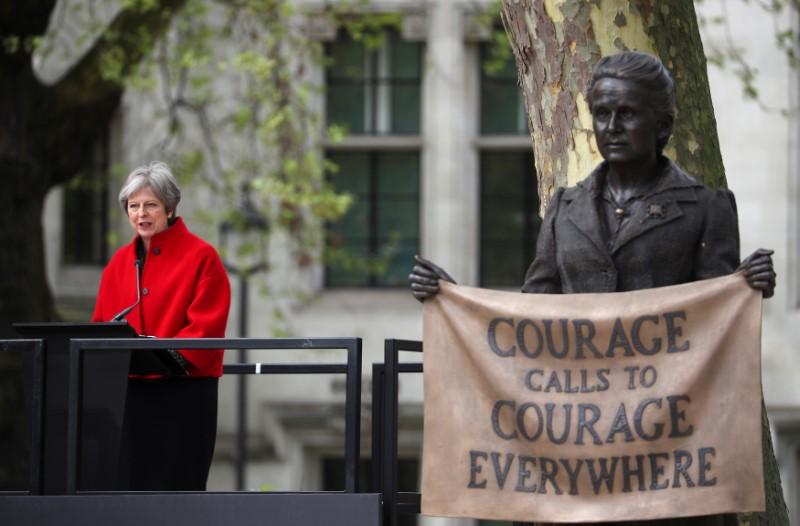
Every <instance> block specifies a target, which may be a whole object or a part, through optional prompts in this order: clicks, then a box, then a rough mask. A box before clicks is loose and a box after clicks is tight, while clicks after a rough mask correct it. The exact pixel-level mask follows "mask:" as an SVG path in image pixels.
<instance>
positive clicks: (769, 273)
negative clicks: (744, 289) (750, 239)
mask: <svg viewBox="0 0 800 526" xmlns="http://www.w3.org/2000/svg"><path fill="white" fill-rule="evenodd" d="M774 253H775V251H774V250H768V249H766V248H759V249H758V250H756V251H755V252H753V253H752V254H750V255H749V256H747V257H746V258H744V261H742V264H741V265H739V268H737V269H736V270H742V271H744V277H745V279H746V280H747V284H748V285H750V286H751V287H753V288H754V289H758V290H760V291H761V292H762V293H763V294H764V297H765V298H771V297H772V295H773V294H775V276H776V274H775V268H774V266H773V265H772V254H774Z"/></svg>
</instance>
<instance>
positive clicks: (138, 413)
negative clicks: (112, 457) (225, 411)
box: [119, 377, 219, 491]
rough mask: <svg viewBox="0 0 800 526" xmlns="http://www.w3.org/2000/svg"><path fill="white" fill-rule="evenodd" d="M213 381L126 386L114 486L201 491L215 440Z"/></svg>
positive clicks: (169, 380) (167, 380)
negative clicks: (117, 480)
mask: <svg viewBox="0 0 800 526" xmlns="http://www.w3.org/2000/svg"><path fill="white" fill-rule="evenodd" d="M218 383H219V381H218V379H217V378H191V377H188V378H187V377H183V378H180V377H176V378H158V379H148V380H145V379H130V380H128V397H127V401H126V404H125V421H124V423H123V429H122V443H121V447H120V465H119V477H120V481H119V486H120V489H122V490H129V491H204V490H205V489H206V480H207V479H208V470H209V468H210V466H211V459H212V457H213V456H214V443H215V441H216V434H217V386H218Z"/></svg>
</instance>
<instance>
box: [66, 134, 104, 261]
mask: <svg viewBox="0 0 800 526" xmlns="http://www.w3.org/2000/svg"><path fill="white" fill-rule="evenodd" d="M107 153H108V139H107V137H106V138H103V139H102V140H101V141H99V143H98V145H97V146H96V147H95V149H94V152H93V155H92V157H91V158H90V159H89V160H88V162H87V163H86V164H87V165H86V167H85V168H84V170H82V171H81V173H79V174H78V175H77V176H76V177H75V178H73V179H72V180H71V181H70V182H69V183H67V185H66V187H65V189H64V208H63V215H64V216H63V222H62V225H63V229H64V230H63V232H64V233H63V236H62V256H63V261H64V263H65V264H67V265H105V263H106V260H107V245H108V243H107V239H106V238H107V235H108V178H107V173H108V155H107Z"/></svg>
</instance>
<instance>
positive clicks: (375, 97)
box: [326, 31, 422, 135]
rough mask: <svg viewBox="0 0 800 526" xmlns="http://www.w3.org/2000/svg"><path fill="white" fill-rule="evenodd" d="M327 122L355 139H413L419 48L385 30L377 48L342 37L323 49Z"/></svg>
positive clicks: (417, 103) (417, 114) (417, 108)
mask: <svg viewBox="0 0 800 526" xmlns="http://www.w3.org/2000/svg"><path fill="white" fill-rule="evenodd" d="M327 55H328V59H329V61H330V64H329V67H328V72H327V91H326V94H327V100H326V102H327V104H326V110H327V122H328V124H338V125H342V126H344V127H345V128H346V129H347V131H348V133H351V134H354V135H361V134H372V135H387V134H417V133H419V128H420V92H421V78H422V73H421V71H422V45H421V44H419V43H416V42H404V41H403V40H401V38H400V36H399V35H398V34H397V33H396V32H394V31H387V32H386V33H385V35H384V38H383V39H382V43H381V45H380V46H379V47H378V48H377V49H369V48H368V47H367V46H366V45H365V44H364V43H363V42H361V41H354V40H353V39H352V38H350V37H349V36H348V35H347V34H346V33H342V34H341V36H340V38H339V39H338V40H337V41H336V42H334V43H331V44H329V45H328V46H327Z"/></svg>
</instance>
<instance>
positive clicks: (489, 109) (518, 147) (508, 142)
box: [479, 44, 541, 288]
mask: <svg viewBox="0 0 800 526" xmlns="http://www.w3.org/2000/svg"><path fill="white" fill-rule="evenodd" d="M490 45H492V44H481V53H480V56H481V61H480V68H481V75H480V77H481V88H480V94H481V98H480V131H481V137H482V138H484V137H486V136H490V135H491V136H496V137H495V139H496V138H497V136H499V137H501V140H499V141H498V140H494V141H493V142H491V146H488V145H486V144H487V143H484V144H485V145H484V146H483V147H482V148H481V151H480V181H481V182H480V192H481V193H480V203H481V204H480V284H481V286H483V287H516V288H518V287H520V286H521V285H522V282H523V279H524V276H525V271H526V269H527V267H528V265H529V264H530V263H531V261H533V258H534V256H535V254H536V238H537V237H538V235H539V226H540V224H541V220H540V218H539V197H538V191H537V184H536V172H535V169H534V168H535V167H534V159H533V153H532V152H531V145H530V139H529V138H528V132H527V117H526V116H525V112H524V109H523V105H522V95H521V93H520V90H519V88H518V87H517V85H516V80H517V74H516V69H515V66H514V61H513V59H512V58H511V57H510V54H508V59H507V60H505V61H504V62H503V63H502V64H496V63H495V64H494V66H495V67H494V68H493V69H492V72H491V73H487V71H486V68H485V67H484V66H485V64H486V61H487V60H489V54H490V48H489V46H490ZM498 66H501V67H498ZM479 143H480V142H479Z"/></svg>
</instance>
